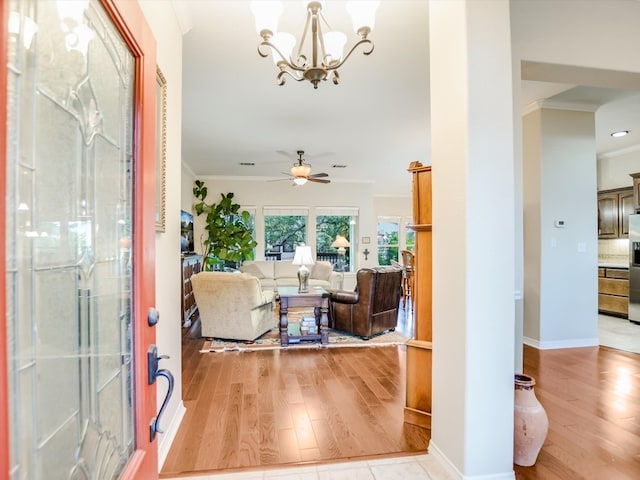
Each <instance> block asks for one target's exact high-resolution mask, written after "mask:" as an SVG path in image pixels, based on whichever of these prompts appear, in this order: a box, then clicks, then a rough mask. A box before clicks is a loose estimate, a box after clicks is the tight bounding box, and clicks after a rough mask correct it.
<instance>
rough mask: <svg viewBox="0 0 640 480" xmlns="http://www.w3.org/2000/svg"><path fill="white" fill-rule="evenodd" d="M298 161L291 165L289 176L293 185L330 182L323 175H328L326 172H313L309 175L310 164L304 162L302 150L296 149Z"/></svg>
mask: <svg viewBox="0 0 640 480" xmlns="http://www.w3.org/2000/svg"><path fill="white" fill-rule="evenodd" d="M296 153H297V154H298V161H297V162H296V163H294V164H293V166H292V167H291V177H292V179H293V184H294V185H304V184H305V183H307V182H316V183H331V180H329V179H327V178H323V177H328V176H329V175H328V174H326V173H315V174H313V175H311V165H309V164H308V163H304V159H303V158H302V156H303V155H304V150H298V151H297V152H296Z"/></svg>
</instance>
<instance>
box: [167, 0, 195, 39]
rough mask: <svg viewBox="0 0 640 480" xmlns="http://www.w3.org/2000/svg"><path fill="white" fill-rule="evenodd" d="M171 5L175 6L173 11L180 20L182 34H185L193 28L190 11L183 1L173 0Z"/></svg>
mask: <svg viewBox="0 0 640 480" xmlns="http://www.w3.org/2000/svg"><path fill="white" fill-rule="evenodd" d="M171 6H172V7H173V13H174V14H175V16H176V20H177V21H178V26H179V27H180V31H181V32H182V35H184V34H185V33H187V32H188V31H189V30H191V29H192V28H193V20H192V19H191V16H190V15H189V11H188V10H187V8H185V6H184V4H183V2H182V1H177V0H172V2H171Z"/></svg>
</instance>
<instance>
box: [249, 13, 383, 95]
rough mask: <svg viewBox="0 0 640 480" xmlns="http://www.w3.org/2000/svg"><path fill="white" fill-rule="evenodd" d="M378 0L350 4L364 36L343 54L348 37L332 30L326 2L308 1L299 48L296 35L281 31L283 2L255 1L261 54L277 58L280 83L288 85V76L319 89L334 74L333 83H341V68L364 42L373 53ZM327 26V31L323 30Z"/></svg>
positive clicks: (356, 27) (358, 30) (355, 24)
mask: <svg viewBox="0 0 640 480" xmlns="http://www.w3.org/2000/svg"><path fill="white" fill-rule="evenodd" d="M379 3H380V2H378V1H352V2H347V3H346V8H347V11H348V12H349V14H350V15H351V20H352V23H353V29H354V30H355V32H356V33H357V34H358V36H359V37H360V40H358V41H357V42H356V43H355V45H353V47H351V49H350V50H349V52H348V53H347V54H346V55H344V56H343V50H344V46H345V44H346V43H347V36H346V35H345V34H344V33H342V32H338V31H331V27H330V26H329V24H328V23H327V20H326V19H325V18H324V15H323V14H322V2H309V3H308V4H307V19H306V21H305V24H304V29H303V31H302V36H301V38H300V42H299V43H298V47H297V48H296V49H295V51H294V47H295V44H296V39H295V37H294V36H293V35H292V34H290V33H287V32H279V31H278V20H279V18H280V15H281V14H282V2H270V1H254V2H251V10H252V12H253V14H254V16H255V20H256V30H257V31H258V33H259V34H260V37H261V38H262V42H260V44H259V45H258V54H259V55H260V56H261V57H263V58H265V57H268V56H269V53H271V55H272V57H273V61H274V63H275V64H276V66H277V67H278V69H279V72H278V76H277V77H276V80H277V83H278V85H284V83H285V76H287V75H288V76H290V77H291V78H293V79H294V80H295V81H297V82H301V81H303V80H308V81H310V82H311V83H312V84H313V88H318V83H319V82H320V81H321V80H327V77H328V76H329V75H331V78H332V80H333V83H334V84H335V85H337V84H338V83H339V82H340V76H339V75H338V68H340V67H341V66H342V65H343V64H344V63H345V62H346V61H347V59H348V58H349V56H350V55H351V54H352V53H353V52H354V51H355V50H356V48H358V47H359V46H361V45H364V47H363V52H362V53H363V54H365V55H369V54H370V53H371V52H373V42H372V41H371V40H369V39H368V38H367V37H368V35H369V33H371V31H372V30H373V27H374V24H375V13H376V9H377V8H378V4H379ZM323 25H324V27H326V29H327V31H326V33H323V31H322V30H323ZM307 42H309V43H310V46H309V45H307Z"/></svg>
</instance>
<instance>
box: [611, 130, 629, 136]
mask: <svg viewBox="0 0 640 480" xmlns="http://www.w3.org/2000/svg"><path fill="white" fill-rule="evenodd" d="M625 135H629V130H618V131H617V132H613V133H612V134H611V136H612V137H624V136H625Z"/></svg>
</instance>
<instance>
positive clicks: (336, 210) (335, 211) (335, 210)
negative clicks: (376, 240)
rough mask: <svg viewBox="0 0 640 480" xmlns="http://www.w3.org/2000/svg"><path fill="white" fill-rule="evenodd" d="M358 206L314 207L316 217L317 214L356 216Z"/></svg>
mask: <svg viewBox="0 0 640 480" xmlns="http://www.w3.org/2000/svg"><path fill="white" fill-rule="evenodd" d="M358 214H359V209H358V207H316V217H319V216H340V217H346V216H348V217H357V216H358Z"/></svg>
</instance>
